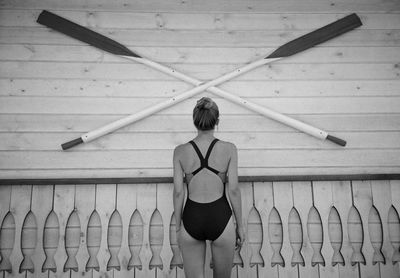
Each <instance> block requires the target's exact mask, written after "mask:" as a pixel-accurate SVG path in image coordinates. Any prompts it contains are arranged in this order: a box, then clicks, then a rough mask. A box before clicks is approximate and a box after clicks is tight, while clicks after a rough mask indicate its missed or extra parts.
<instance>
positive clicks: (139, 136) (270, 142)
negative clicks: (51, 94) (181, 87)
mask: <svg viewBox="0 0 400 278" xmlns="http://www.w3.org/2000/svg"><path fill="white" fill-rule="evenodd" d="M81 135H82V134H81V133H73V132H69V133H45V132H40V133H0V150H2V151H6V150H12V151H14V150H18V151H21V150H32V151H33V150H35V151H40V150H45V151H49V150H53V151H55V150H60V144H61V143H63V142H65V141H68V140H69V139H70V138H78V137H80V136H81ZM334 135H335V136H337V137H340V138H343V139H345V140H346V141H347V145H346V149H347V150H349V149H376V148H378V149H394V148H400V131H398V132H357V133H355V132H350V133H347V132H340V133H335V134H334ZM194 136H195V132H194V131H193V132H187V133H183V134H176V133H175V132H174V133H170V132H167V133H133V134H132V133H118V134H113V135H110V136H105V137H103V138H100V139H98V140H96V141H95V142H93V143H91V144H88V145H87V147H85V149H86V150H98V149H105V150H146V149H149V150H154V149H173V148H174V147H175V146H176V145H178V144H180V143H183V142H187V141H189V140H191V139H192V138H193V137H194ZM216 136H217V137H218V138H219V139H221V140H226V141H230V142H234V143H235V144H236V146H237V147H238V148H239V149H249V150H251V149H285V148H287V149H315V148H316V147H318V148H320V149H336V148H337V147H336V146H335V145H334V144H327V142H324V141H320V140H313V139H311V138H310V136H309V135H307V134H303V133H271V132H266V133H263V132H247V131H244V130H243V131H237V132H229V133H227V132H220V131H219V132H218V135H216Z"/></svg>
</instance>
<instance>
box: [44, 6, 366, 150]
mask: <svg viewBox="0 0 400 278" xmlns="http://www.w3.org/2000/svg"><path fill="white" fill-rule="evenodd" d="M37 21H38V22H39V23H40V24H43V25H45V26H48V27H50V28H52V29H54V30H57V31H59V32H61V33H64V34H66V35H68V36H71V37H73V38H75V39H78V40H80V41H83V42H86V43H88V44H90V45H92V46H95V47H97V48H99V49H102V50H104V51H107V52H110V53H112V54H115V55H119V56H122V57H124V58H127V59H130V60H134V61H137V62H140V63H143V64H146V65H149V66H151V67H153V68H155V69H158V70H160V71H162V72H164V73H167V74H169V75H172V76H175V77H177V78H179V79H182V80H184V81H187V82H188V83H191V84H193V85H195V86H196V87H195V88H193V89H191V90H189V91H186V92H184V93H182V94H180V95H177V96H175V97H173V98H171V99H169V100H167V101H164V102H162V103H160V104H157V105H155V106H153V107H150V108H147V109H145V110H143V111H141V112H139V113H136V114H132V115H129V116H127V117H125V118H122V119H120V120H118V121H115V122H112V123H110V124H108V125H105V126H103V127H100V128H98V129H96V130H93V131H91V132H88V133H86V134H84V135H82V136H81V137H79V138H77V139H74V140H72V141H70V142H67V143H64V144H62V148H63V149H64V150H66V149H69V148H71V147H73V146H75V145H78V144H81V143H84V142H89V141H92V140H94V139H96V138H98V137H100V136H102V135H105V134H107V133H110V132H112V131H115V130H116V129H118V128H121V127H123V126H125V125H127V124H130V123H133V122H135V121H137V120H140V119H143V118H145V117H147V116H149V115H151V114H153V113H156V112H158V111H160V110H162V109H164V108H167V107H170V106H172V105H174V104H175V103H178V102H180V101H183V100H185V99H187V98H189V97H191V96H193V95H195V94H197V93H199V92H201V91H204V90H208V91H210V92H212V93H214V94H216V95H219V96H221V97H224V98H226V99H229V100H231V101H233V102H235V103H237V104H239V105H242V106H244V107H246V108H248V109H250V110H252V111H255V112H258V113H260V114H262V115H264V116H266V117H269V118H272V119H274V120H277V121H279V122H281V123H284V124H286V125H289V126H291V127H293V128H296V129H298V130H301V131H303V132H305V133H308V134H310V135H312V136H315V137H317V138H319V139H323V140H324V139H327V140H330V141H332V142H334V143H336V144H338V145H341V146H345V145H346V142H345V141H344V140H342V139H340V138H337V137H334V136H332V135H329V134H328V133H327V132H325V131H323V130H320V129H317V128H315V127H312V126H310V125H308V124H305V123H302V122H300V121H298V120H295V119H292V118H290V117H288V116H285V115H283V114H280V113H278V112H275V111H272V110H270V109H268V108H265V107H262V106H260V105H258V104H255V103H251V102H249V101H246V100H244V99H242V98H240V97H237V96H234V95H232V94H230V93H227V92H225V91H223V90H221V89H218V88H216V87H213V86H216V85H218V84H221V83H223V82H225V81H227V80H229V79H232V78H234V77H236V76H238V75H240V74H243V73H245V72H248V71H250V70H252V69H254V68H256V67H259V66H261V65H265V64H268V63H271V62H273V61H275V60H278V59H281V58H284V57H288V56H291V55H293V54H296V53H298V52H301V51H303V50H306V49H308V48H311V47H313V46H315V45H317V44H320V43H322V42H325V41H327V40H329V39H332V38H334V37H337V36H339V35H341V34H343V33H345V32H348V31H350V30H352V29H354V28H357V27H359V26H361V21H360V19H359V17H358V16H357V15H356V14H351V15H349V16H346V17H344V18H342V19H340V20H337V21H335V22H333V23H331V24H329V25H326V26H324V27H322V28H320V29H317V30H315V31H313V32H311V33H308V34H306V35H304V36H302V37H299V38H297V39H295V40H292V41H290V42H288V43H286V44H284V45H282V46H281V47H279V48H278V49H276V50H275V51H274V52H272V53H271V54H270V55H268V56H267V57H265V58H264V59H260V60H257V61H255V62H252V63H250V64H248V65H246V66H244V67H242V68H239V69H237V70H235V71H233V72H231V73H228V74H225V75H223V76H221V77H219V78H217V79H214V80H212V81H209V82H207V83H202V82H201V81H199V80H196V79H194V78H191V77H189V76H187V75H185V74H182V73H180V72H177V71H176V70H174V69H171V68H168V67H165V66H163V65H161V64H158V63H156V62H153V61H151V60H148V59H145V58H143V57H141V56H139V55H138V54H136V53H134V52H133V51H131V50H129V49H128V48H127V47H125V46H124V45H122V44H120V43H118V42H116V41H114V40H111V39H110V38H107V37H105V36H103V35H101V34H98V33H96V32H94V31H92V30H90V29H88V28H86V27H83V26H81V25H78V24H76V23H73V22H71V21H69V20H67V19H64V18H62V17H60V16H58V15H55V14H53V13H50V12H48V11H43V12H42V13H41V14H40V16H39V18H38V20H37Z"/></svg>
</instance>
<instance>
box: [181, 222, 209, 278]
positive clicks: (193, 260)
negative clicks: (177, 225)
mask: <svg viewBox="0 0 400 278" xmlns="http://www.w3.org/2000/svg"><path fill="white" fill-rule="evenodd" d="M178 243H179V248H180V250H181V253H182V258H183V268H184V271H185V276H186V278H203V277H204V264H205V256H206V242H205V241H201V240H197V239H194V238H193V237H192V236H191V235H190V234H189V233H188V232H187V231H186V229H185V227H184V225H182V226H181V230H180V231H179V234H178Z"/></svg>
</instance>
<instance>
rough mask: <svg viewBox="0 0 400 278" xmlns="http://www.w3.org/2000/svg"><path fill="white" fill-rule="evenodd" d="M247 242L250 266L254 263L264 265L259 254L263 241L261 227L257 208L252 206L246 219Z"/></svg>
mask: <svg viewBox="0 0 400 278" xmlns="http://www.w3.org/2000/svg"><path fill="white" fill-rule="evenodd" d="M247 229H248V243H249V245H250V250H251V257H250V267H253V266H255V265H260V266H264V260H263V258H262V256H261V246H262V242H263V227H262V223H261V217H260V214H259V212H258V210H257V209H256V208H255V207H254V206H253V207H252V208H251V210H250V213H249V217H248V221H247Z"/></svg>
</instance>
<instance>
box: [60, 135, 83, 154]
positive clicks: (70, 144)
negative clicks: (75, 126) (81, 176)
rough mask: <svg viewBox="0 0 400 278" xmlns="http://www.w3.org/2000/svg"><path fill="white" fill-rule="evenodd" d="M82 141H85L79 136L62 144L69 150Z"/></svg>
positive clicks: (64, 148) (63, 147)
mask: <svg viewBox="0 0 400 278" xmlns="http://www.w3.org/2000/svg"><path fill="white" fill-rule="evenodd" d="M82 143H83V140H82V137H79V138H76V139H74V140H71V141H69V142H66V143H64V144H62V145H61V147H62V149H63V150H64V151H65V150H68V149H70V148H72V147H75V146H76V145H79V144H82Z"/></svg>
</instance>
